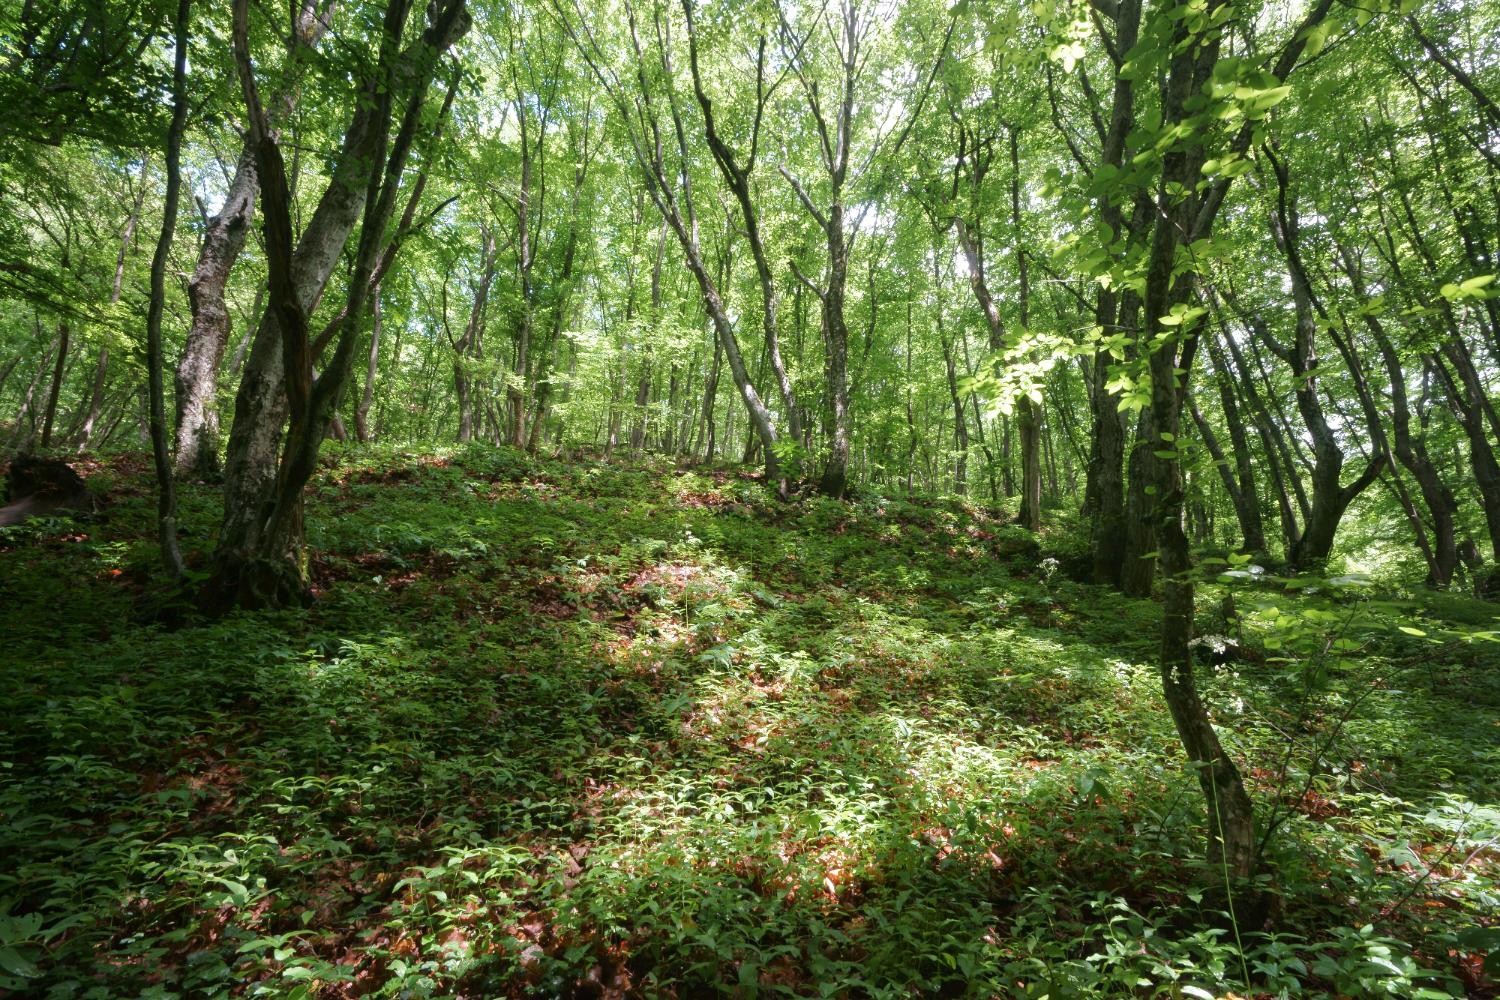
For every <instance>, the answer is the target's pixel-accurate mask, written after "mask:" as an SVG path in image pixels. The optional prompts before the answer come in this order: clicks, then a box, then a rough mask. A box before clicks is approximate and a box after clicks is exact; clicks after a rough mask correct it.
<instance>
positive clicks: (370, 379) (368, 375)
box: [354, 287, 382, 444]
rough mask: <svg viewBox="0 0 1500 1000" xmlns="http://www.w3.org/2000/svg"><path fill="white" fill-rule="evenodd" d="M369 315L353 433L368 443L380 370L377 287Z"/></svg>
mask: <svg viewBox="0 0 1500 1000" xmlns="http://www.w3.org/2000/svg"><path fill="white" fill-rule="evenodd" d="M370 317H371V322H370V354H369V358H368V359H367V360H366V362H365V388H364V393H363V395H361V396H360V399H359V405H358V406H356V407H355V408H354V434H355V437H356V438H357V439H358V440H359V443H360V444H369V443H370V438H371V432H370V424H369V418H370V406H371V404H372V403H374V402H375V376H376V373H377V372H378V371H379V370H380V333H381V326H382V323H381V310H380V289H379V288H378V287H377V288H376V289H375V290H374V292H372V293H371V295H370Z"/></svg>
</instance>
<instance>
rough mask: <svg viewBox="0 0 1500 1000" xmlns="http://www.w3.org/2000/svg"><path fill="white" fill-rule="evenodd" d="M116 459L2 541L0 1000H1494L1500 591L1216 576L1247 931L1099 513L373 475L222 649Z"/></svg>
mask: <svg viewBox="0 0 1500 1000" xmlns="http://www.w3.org/2000/svg"><path fill="white" fill-rule="evenodd" d="M80 467H81V469H82V471H85V472H86V473H87V474H89V475H90V476H91V477H92V479H93V483H94V485H95V486H96V487H97V488H98V489H100V490H102V491H103V492H104V493H105V494H106V495H107V497H108V500H109V503H108V506H107V507H106V509H105V511H104V512H103V513H102V514H101V515H97V516H94V517H87V518H79V519H76V520H66V519H45V520H41V521H35V522H32V523H31V524H29V525H26V526H22V527H19V528H14V529H5V530H3V531H0V636H3V637H4V640H3V641H4V644H5V652H4V654H3V656H0V683H3V690H4V691H5V692H6V701H5V706H4V720H3V721H0V769H3V770H0V775H3V777H0V859H3V861H0V994H3V993H4V992H5V991H6V990H7V989H9V990H12V991H14V992H15V994H16V995H22V994H25V995H35V996H58V997H130V996H143V997H171V996H192V997H206V996H226V995H243V996H280V997H325V996H327V997H343V996H389V997H397V996H400V997H424V996H451V997H491V996H572V995H578V996H616V997H618V996H679V997H690V996H691V997H696V996H706V995H718V994H725V995H736V996H745V997H750V996H757V995H799V996H800V995H807V996H819V995H821V996H910V995H913V994H927V995H946V996H961V995H972V996H1042V995H1048V996H1051V997H1054V998H1055V997H1065V996H1192V997H1199V998H1202V997H1212V996H1229V995H1234V996H1238V997H1247V996H1273V995H1282V996H1307V995H1320V994H1321V995H1347V996H1370V995H1380V996H1427V997H1439V996H1450V995H1452V996H1463V995H1471V996H1480V995H1493V990H1494V980H1493V979H1491V978H1487V976H1486V972H1485V970H1484V963H1485V960H1486V956H1487V954H1488V953H1496V954H1495V955H1494V956H1493V957H1492V959H1491V964H1490V975H1493V974H1494V973H1495V972H1496V971H1497V968H1496V966H1497V964H1500V929H1497V928H1496V912H1497V910H1500V886H1497V879H1500V847H1497V838H1500V808H1497V804H1500V661H1497V656H1496V653H1495V652H1494V650H1495V649H1496V648H1497V647H1496V646H1495V645H1494V644H1488V645H1487V644H1486V643H1485V642H1483V641H1482V637H1481V638H1480V639H1476V638H1475V637H1474V636H1473V635H1472V634H1470V633H1472V632H1473V630H1474V629H1475V628H1476V627H1479V628H1485V627H1487V628H1494V627H1495V625H1494V620H1493V618H1492V617H1490V616H1492V615H1493V614H1495V613H1496V611H1497V609H1496V608H1495V607H1494V606H1492V605H1491V606H1483V605H1475V604H1471V603H1469V602H1465V601H1463V600H1461V599H1458V598H1447V599H1443V600H1442V602H1441V603H1437V602H1433V601H1428V602H1420V603H1413V602H1410V601H1401V600H1395V599H1385V598H1384V597H1382V598H1380V599H1376V598H1374V597H1372V596H1370V594H1369V593H1368V591H1369V590H1370V589H1371V588H1366V590H1365V591H1358V590H1354V591H1352V592H1349V593H1346V592H1345V591H1344V590H1343V589H1341V588H1339V587H1328V586H1326V585H1320V586H1317V587H1301V588H1291V589H1288V588H1285V587H1278V586H1268V585H1265V584H1263V583H1262V584H1257V585H1252V584H1243V585H1241V586H1240V588H1239V593H1238V594H1237V598H1236V600H1237V602H1238V603H1237V606H1238V608H1239V610H1240V611H1241V613H1242V620H1241V621H1239V622H1225V621H1223V620H1222V615H1221V611H1220V608H1221V603H1220V601H1221V596H1222V588H1221V587H1220V586H1219V585H1218V584H1214V585H1210V586H1206V587H1204V588H1203V594H1202V602H1201V609H1202V610H1201V614H1200V623H1199V627H1200V631H1202V632H1204V633H1207V634H1225V633H1230V632H1241V631H1242V633H1243V634H1242V635H1240V636H1237V637H1238V638H1241V639H1242V640H1243V647H1242V649H1241V651H1240V653H1239V654H1238V656H1237V657H1235V658H1232V659H1230V660H1229V662H1227V663H1226V664H1225V665H1223V666H1221V667H1218V668H1210V667H1204V668H1203V670H1202V674H1201V677H1202V684H1203V686H1204V688H1205V691H1206V698H1207V700H1208V701H1209V703H1210V706H1211V709H1212V712H1213V715H1214V718H1215V720H1216V722H1217V723H1218V724H1219V725H1220V727H1221V729H1222V730H1223V732H1224V734H1225V738H1226V741H1227V744H1228V746H1229V747H1230V749H1231V751H1232V753H1233V754H1234V756H1235V758H1236V759H1237V760H1238V761H1240V762H1241V764H1242V766H1243V768H1244V771H1245V773H1246V776H1247V780H1248V781H1249V783H1250V784H1251V786H1252V790H1253V793H1254V795H1255V798H1256V803H1257V808H1258V811H1259V818H1260V820H1261V822H1262V828H1264V827H1265V826H1266V825H1268V824H1271V823H1274V824H1275V825H1276V829H1275V832H1274V835H1273V836H1272V837H1271V838H1270V841H1269V844H1268V846H1267V856H1266V866H1265V867H1266V870H1267V872H1268V874H1267V875H1266V876H1265V884H1266V886H1267V887H1268V889H1269V890H1270V907H1269V910H1268V911H1266V915H1265V918H1264V921H1258V920H1257V919H1256V918H1250V917H1243V919H1239V920H1237V921H1235V922H1233V923H1231V922H1230V921H1227V920H1226V919H1224V917H1223V916H1222V915H1220V913H1219V911H1221V910H1223V909H1224V906H1225V903H1224V894H1223V893H1222V892H1215V890H1214V887H1215V885H1220V886H1222V884H1223V883H1222V880H1221V879H1220V878H1219V877H1218V876H1217V875H1216V874H1215V873H1214V872H1212V871H1205V870H1203V869H1202V867H1201V866H1200V865H1198V864H1196V863H1194V862H1193V860H1192V859H1194V858H1197V857H1199V856H1200V855H1201V854H1202V845H1203V841H1204V821H1203V817H1202V800H1201V798H1200V796H1199V792H1198V790H1197V783H1196V780H1195V779H1194V777H1193V776H1192V774H1191V773H1190V772H1189V771H1188V769H1186V768H1185V767H1184V765H1183V762H1182V759H1181V756H1180V750H1179V748H1178V744H1177V741H1176V738H1175V735H1174V732H1173V729H1172V725H1171V722H1170V719H1169V718H1168V716H1167V714H1166V712H1165V710H1164V708H1163V705H1162V702H1161V699H1160V696H1159V690H1158V681H1157V677H1156V673H1155V668H1154V666H1153V665H1152V662H1153V656H1154V650H1155V642H1156V635H1157V629H1158V625H1159V620H1160V609H1159V606H1158V605H1156V604H1153V603H1151V602H1149V601H1133V600H1127V599H1124V598H1121V597H1118V596H1116V595H1113V594H1111V593H1109V592H1107V591H1105V590H1103V589H1100V588H1095V587H1090V586H1085V585H1082V584H1078V583H1075V582H1072V581H1070V580H1069V579H1067V571H1068V569H1069V566H1070V564H1071V559H1072V554H1073V553H1075V552H1076V551H1077V550H1078V547H1079V546H1080V544H1081V543H1080V541H1079V540H1078V539H1077V538H1076V537H1074V536H1073V535H1070V534H1069V533H1068V532H1067V531H1065V530H1061V529H1058V530H1053V531H1052V532H1051V533H1049V534H1048V535H1046V536H1044V538H1043V542H1042V549H1041V551H1037V550H1036V549H1035V548H1034V547H1031V546H1029V545H1028V544H1027V542H1026V540H1025V538H1024V536H1022V535H1020V534H1019V533H1018V532H1017V529H1015V528H1014V527H1011V526H1009V525H1007V524H1006V523H1005V520H1006V519H1005V518H1003V517H995V516H991V515H990V514H987V513H986V512H984V511H983V510H981V509H979V508H977V507H972V506H966V505H963V504H961V503H959V502H958V501H934V502H921V503H912V502H906V501H902V500H896V499H881V498H878V497H873V496H868V497H864V498H861V499H859V500H857V501H855V502H851V503H840V502H832V501H827V500H819V499H810V500H803V501H799V502H795V503H792V504H780V503H777V502H775V501H773V500H771V499H768V498H767V497H766V496H765V494H764V492H763V491H762V490H761V488H760V487H759V485H758V484H757V483H756V482H754V481H753V480H751V479H748V478H745V477H742V476H740V475H739V474H738V473H736V472H734V471H730V470H724V471H698V472H682V471H678V470H676V469H673V468H672V467H671V466H670V465H667V464H664V463H659V464H650V463H644V464H641V463H638V464H605V463H592V464H589V463H580V464H562V463H554V462H546V461H534V460H529V459H526V458H524V457H521V456H519V455H518V454H516V453H514V452H510V451H505V450H493V449H485V448H475V449H469V450H466V451H463V452H460V453H454V454H452V455H449V456H417V455H404V454H400V453H391V452H382V453H379V454H371V453H369V452H365V453H350V454H348V455H345V456H342V457H338V458H336V459H335V460H332V461H330V462H328V463H326V467H325V468H324V469H323V470H322V471H321V472H320V474H319V476H318V477H317V478H316V480H315V482H314V485H313V487H312V495H311V501H310V505H309V510H308V526H309V542H310V548H311V552H312V563H311V572H312V575H313V578H314V579H315V581H316V584H317V588H318V592H319V594H318V600H317V602H316V603H315V604H314V605H313V606H312V607H311V608H310V609H308V610H306V611H289V612H277V613H259V614H240V615H235V616H232V617H229V618H226V619H224V620H221V621H216V622H214V621H203V620H200V619H197V618H195V617H194V616H193V615H192V614H191V613H190V612H189V611H188V610H187V609H186V605H185V602H183V601H182V599H181V598H180V597H178V596H176V595H174V594H172V593H171V592H169V591H167V590H166V589H164V587H163V584H162V577H161V575H160V573H159V572H158V569H157V555H156V550H155V546H154V544H153V542H152V505H153V500H152V494H151V480H150V474H149V469H150V464H149V460H148V459H147V458H146V457H144V456H141V455H124V456H113V457H107V458H102V459H99V460H96V461H88V462H83V463H80ZM182 502H183V506H184V515H183V523H184V529H185V546H186V549H187V551H188V554H189V559H190V564H192V565H194V566H197V567H199V568H201V567H202V565H203V562H204V559H205V557H206V553H207V550H208V547H209V545H210V544H211V540H212V534H213V531H214V529H215V527H216V524H217V513H218V511H217V503H218V500H217V494H216V491H214V490H213V489H210V488H206V487H204V488H198V487H192V486H189V487H187V488H186V489H185V490H184V491H183V498H182ZM1242 905H1243V901H1242ZM1237 915H1238V911H1237Z"/></svg>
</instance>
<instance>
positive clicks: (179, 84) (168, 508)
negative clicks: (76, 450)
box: [146, 0, 191, 579]
mask: <svg viewBox="0 0 1500 1000" xmlns="http://www.w3.org/2000/svg"><path fill="white" fill-rule="evenodd" d="M190 7H191V5H190V0H178V2H177V16H176V19H175V20H174V22H173V30H174V34H175V37H176V44H175V48H176V59H175V60H174V63H173V68H172V120H171V124H170V125H169V126H168V128H167V156H166V166H167V188H166V196H165V198H164V199H163V204H162V220H161V236H160V238H158V239H157V241H156V253H155V254H154V255H153V256H152V258H151V303H150V306H149V307H148V309H147V312H146V372H147V385H148V387H149V392H150V396H151V416H150V421H151V457H152V459H153V460H154V462H155V465H156V486H157V502H156V522H157V531H158V535H159V538H160V541H161V554H162V561H163V562H165V563H166V567H167V573H168V574H170V575H171V577H172V578H173V579H180V578H181V577H182V575H183V572H184V569H183V564H182V552H181V551H180V550H179V549H178V547H177V490H176V486H175V485H174V484H173V482H172V464H171V456H170V455H169V454H168V453H167V433H168V432H167V408H166V400H165V399H164V398H163V395H164V386H163V384H162V383H163V372H162V369H163V367H164V363H163V360H162V347H161V316H162V311H163V309H164V308H165V307H166V300H167V289H166V275H167V258H168V256H169V255H170V254H171V252H172V236H173V234H174V233H175V232H176V231H177V201H178V197H179V195H180V192H181V190H182V169H181V157H182V133H183V130H184V129H185V128H186V127H187V58H188V17H189V12H190Z"/></svg>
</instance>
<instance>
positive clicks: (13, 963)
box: [0, 947, 42, 979]
mask: <svg viewBox="0 0 1500 1000" xmlns="http://www.w3.org/2000/svg"><path fill="white" fill-rule="evenodd" d="M0 969H4V970H5V971H6V972H9V973H10V974H11V975H13V976H20V977H21V978H22V979H35V978H36V977H38V976H40V975H41V974H42V970H41V969H38V968H37V967H36V964H35V963H33V962H31V961H29V960H28V959H27V958H25V957H24V956H23V955H22V954H21V953H20V952H18V951H16V950H15V949H14V948H3V947H0Z"/></svg>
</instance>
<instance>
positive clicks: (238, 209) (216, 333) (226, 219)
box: [173, 146, 257, 482]
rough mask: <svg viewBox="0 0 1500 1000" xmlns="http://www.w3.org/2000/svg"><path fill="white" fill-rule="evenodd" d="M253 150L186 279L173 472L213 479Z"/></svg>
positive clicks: (244, 157) (250, 202) (249, 208)
mask: <svg viewBox="0 0 1500 1000" xmlns="http://www.w3.org/2000/svg"><path fill="white" fill-rule="evenodd" d="M256 190H257V183H256V176H255V154H254V152H253V151H252V150H251V149H250V148H249V147H248V146H247V147H246V148H245V149H244V150H243V151H242V152H241V153H240V159H239V164H238V165H237V166H236V167H235V172H234V179H233V180H232V181H231V182H230V184H229V192H228V194H227V195H226V196H225V198H224V205H223V207H222V208H220V209H219V214H218V215H216V216H214V217H213V218H212V219H211V220H209V223H208V230H207V231H206V232H205V233H204V234H203V248H202V250H200V251H199V254H198V264H197V266H196V267H195V268H194V269H193V276H192V278H191V279H190V280H189V281H188V301H189V303H190V305H191V306H192V314H193V319H192V325H191V326H190V327H189V328H188V335H187V342H186V344H185V345H184V346H183V350H182V358H181V360H180V361H178V363H177V373H176V386H177V455H176V460H175V462H174V466H173V467H174V470H175V472H176V474H177V475H178V476H180V477H182V478H183V479H200V480H203V481H205V482H215V481H217V480H218V478H219V475H220V470H219V404H218V392H219V367H220V365H221V363H222V362H223V360H224V349H225V346H226V345H227V344H228V343H229V328H230V320H229V308H228V306H227V305H226V304H225V301H224V289H225V286H226V285H227V283H228V281H229V272H230V270H231V269H233V267H234V263H235V261H236V260H238V259H239V255H240V251H241V250H242V249H243V248H244V246H245V237H246V235H247V234H248V233H249V231H250V222H251V219H252V218H253V217H254V215H255V194H256Z"/></svg>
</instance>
